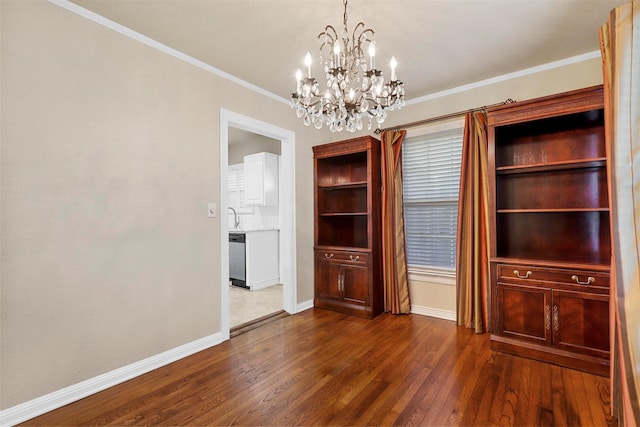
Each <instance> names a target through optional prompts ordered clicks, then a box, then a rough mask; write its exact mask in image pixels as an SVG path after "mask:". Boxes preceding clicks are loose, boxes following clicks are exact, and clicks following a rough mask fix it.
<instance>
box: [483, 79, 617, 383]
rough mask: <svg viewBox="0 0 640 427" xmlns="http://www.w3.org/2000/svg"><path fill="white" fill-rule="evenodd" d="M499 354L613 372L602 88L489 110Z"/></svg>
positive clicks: (494, 305)
mask: <svg viewBox="0 0 640 427" xmlns="http://www.w3.org/2000/svg"><path fill="white" fill-rule="evenodd" d="M488 123H489V132H488V135H489V175H490V192H491V203H492V209H491V210H492V216H491V229H492V235H491V250H492V254H491V255H492V256H491V274H492V311H491V312H492V322H493V325H492V330H493V332H494V333H493V334H492V337H491V339H492V348H493V349H494V350H499V351H505V352H510V353H513V354H518V355H521V356H526V357H531V358H536V359H539V360H543V361H547V362H551V363H555V364H559V365H563V366H567V367H572V368H576V369H580V370H584V371H588V372H593V373H597V374H601V375H608V373H609V268H610V259H611V242H610V233H609V198H608V190H607V159H606V152H605V141H604V106H603V94H602V88H601V86H598V87H592V88H586V89H582V90H577V91H572V92H567V93H563V94H558V95H554V96H549V97H544V98H539V99H535V100H531V101H526V102H518V103H514V104H509V105H505V106H500V107H496V108H493V109H491V110H489V111H488Z"/></svg>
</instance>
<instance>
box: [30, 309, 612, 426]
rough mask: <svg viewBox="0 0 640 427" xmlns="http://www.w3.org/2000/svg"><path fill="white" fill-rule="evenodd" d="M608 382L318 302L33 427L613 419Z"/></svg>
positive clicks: (415, 319) (412, 322)
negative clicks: (320, 306)
mask: <svg viewBox="0 0 640 427" xmlns="http://www.w3.org/2000/svg"><path fill="white" fill-rule="evenodd" d="M609 406H610V403H609V380H608V379H607V378H602V377H598V376H594V375H590V374H586V373H582V372H578V371H574V370H571V369H566V368H561V367H557V366H553V365H549V364H544V363H540V362H535V361H531V360H528V359H523V358H518V357H515V356H510V355H506V354H500V353H492V352H491V349H490V343H489V336H488V335H487V334H485V335H476V334H474V333H473V332H472V331H471V330H468V329H466V328H459V327H456V326H455V324H454V322H450V321H445V320H439V319H434V318H430V317H425V316H419V315H405V316H392V315H389V314H384V315H382V316H379V317H377V318H375V319H373V320H365V319H359V318H356V317H351V316H346V315H342V314H339V313H334V312H331V311H326V310H320V309H311V310H307V311H305V312H303V313H300V314H297V315H295V316H288V317H284V318H280V319H277V320H275V321H273V322H271V323H268V324H265V325H263V326H261V327H260V328H257V329H254V330H251V331H248V332H246V333H244V334H242V335H238V336H236V337H235V338H232V339H231V340H229V341H227V342H225V343H223V344H220V345H218V346H216V347H213V348H211V349H208V350H205V351H202V352H200V353H197V354H195V355H193V356H190V357H188V358H185V359H182V360H180V361H177V362H175V363H172V364H171V365H168V366H165V367H163V368H160V369H157V370H155V371H153V372H150V373H148V374H146V375H143V376H140V377H138V378H135V379H133V380H130V381H128V382H126V383H123V384H120V385H118V386H115V387H112V388H110V389H108V390H105V391H103V392H101V393H98V394H95V395H93V396H90V397H88V398H86V399H83V400H81V401H78V402H75V403H73V404H70V405H67V406H65V407H63V408H60V409H58V410H55V411H52V412H50V413H48V414H45V415H43V416H40V417H38V418H35V419H33V420H31V421H28V422H26V423H25V425H118V426H126V425H194V426H195V425H243V426H254V425H260V426H276V425H277V426H281V425H282V426H288V425H305V426H306V425H331V426H333V425H415V426H442V425H465V426H472V425H477V426H488V425H500V426H547V425H548V426H551V425H558V426H607V425H609V426H613V425H615V424H616V420H615V419H614V418H612V417H610V416H609Z"/></svg>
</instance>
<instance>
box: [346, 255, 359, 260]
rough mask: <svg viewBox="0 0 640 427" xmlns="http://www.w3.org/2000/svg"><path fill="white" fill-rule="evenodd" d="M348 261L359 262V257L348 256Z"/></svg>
mask: <svg viewBox="0 0 640 427" xmlns="http://www.w3.org/2000/svg"><path fill="white" fill-rule="evenodd" d="M349 259H350V260H351V261H357V260H359V259H360V255H356V256H355V257H354V256H353V255H349Z"/></svg>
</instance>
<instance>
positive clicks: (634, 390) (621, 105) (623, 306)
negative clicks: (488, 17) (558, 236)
mask: <svg viewBox="0 0 640 427" xmlns="http://www.w3.org/2000/svg"><path fill="white" fill-rule="evenodd" d="M600 48H601V52H602V65H603V77H604V79H603V80H604V93H605V95H604V97H605V114H606V118H607V120H606V122H605V123H606V142H607V155H608V158H609V169H608V174H609V195H610V212H611V217H610V220H611V241H612V246H613V247H612V266H611V316H610V319H611V328H612V330H611V340H612V343H611V367H612V369H611V392H612V410H613V412H614V415H615V416H616V417H617V418H618V420H619V422H620V425H630V426H631V425H638V423H639V422H640V1H639V0H635V1H633V2H629V3H627V4H624V5H622V6H619V7H617V8H615V9H613V10H612V11H611V13H610V14H609V21H608V22H607V23H605V24H604V25H603V26H602V27H601V28H600Z"/></svg>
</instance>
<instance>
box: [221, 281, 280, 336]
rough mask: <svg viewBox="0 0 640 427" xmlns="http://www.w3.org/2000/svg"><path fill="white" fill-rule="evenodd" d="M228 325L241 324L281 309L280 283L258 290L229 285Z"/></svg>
mask: <svg viewBox="0 0 640 427" xmlns="http://www.w3.org/2000/svg"><path fill="white" fill-rule="evenodd" d="M229 300H230V304H231V306H230V326H231V327H232V328H233V327H234V326H238V325H242V324H243V323H247V322H249V321H251V320H255V319H258V318H260V317H263V316H266V315H267V314H272V313H275V312H277V311H280V310H282V285H275V286H270V287H268V288H265V289H260V290H258V291H250V290H248V289H243V288H239V287H237V286H229Z"/></svg>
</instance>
